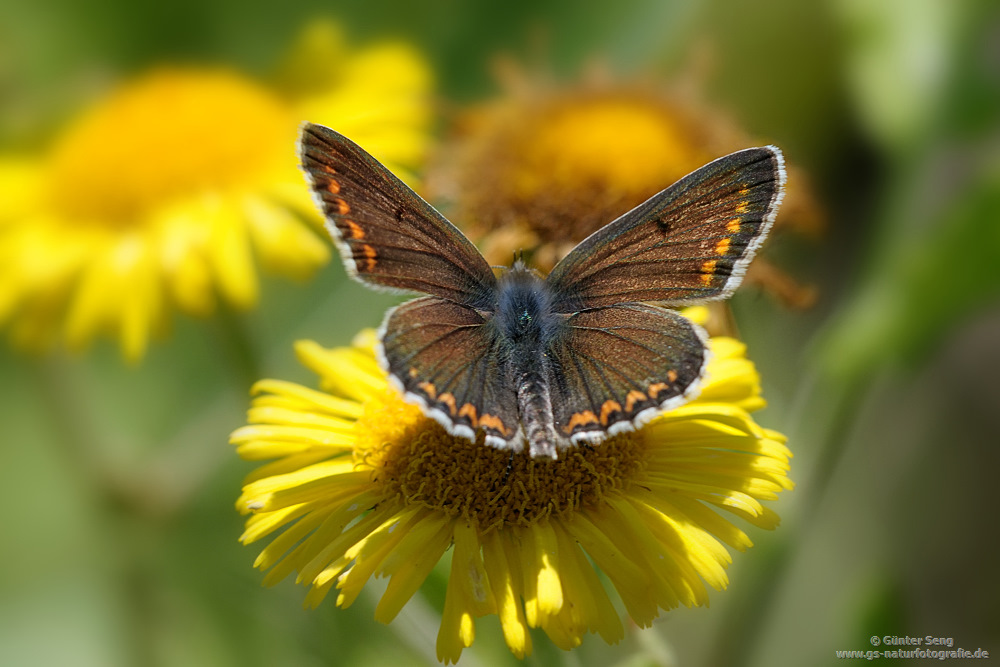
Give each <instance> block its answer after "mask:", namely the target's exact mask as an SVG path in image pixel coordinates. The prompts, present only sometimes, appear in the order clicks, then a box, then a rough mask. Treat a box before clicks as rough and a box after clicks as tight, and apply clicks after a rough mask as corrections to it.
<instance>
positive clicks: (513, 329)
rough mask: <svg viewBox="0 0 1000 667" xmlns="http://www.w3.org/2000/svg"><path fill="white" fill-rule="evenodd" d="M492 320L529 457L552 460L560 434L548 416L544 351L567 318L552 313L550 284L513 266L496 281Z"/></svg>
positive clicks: (549, 402)
mask: <svg viewBox="0 0 1000 667" xmlns="http://www.w3.org/2000/svg"><path fill="white" fill-rule="evenodd" d="M496 318H497V325H498V332H499V335H500V345H501V347H502V348H503V349H504V350H505V352H506V354H505V355H504V356H505V358H506V362H507V381H508V382H509V383H510V386H511V387H512V388H513V389H514V392H515V394H516V395H517V407H518V417H519V420H520V422H521V428H522V429H523V430H524V435H525V438H526V439H527V441H528V449H529V451H530V453H531V455H532V456H541V457H546V458H552V459H554V458H556V444H557V441H558V440H559V436H558V435H557V434H556V430H555V420H554V417H553V413H552V393H551V391H550V388H549V383H550V378H551V377H552V375H551V372H552V369H551V363H550V361H549V360H548V359H547V357H546V350H547V349H548V348H549V343H550V341H551V340H552V338H553V337H555V336H557V335H558V333H559V331H560V329H561V327H562V326H564V325H563V322H564V320H565V316H563V315H560V314H556V313H554V312H553V311H552V297H551V293H550V292H549V289H548V286H547V285H546V284H545V282H544V281H543V280H542V279H541V278H539V277H538V276H537V275H536V274H535V273H534V272H532V271H530V270H529V269H527V268H526V267H524V265H523V264H521V263H520V262H516V263H515V264H514V266H513V267H511V269H510V270H509V271H507V272H506V273H505V274H503V276H502V277H501V279H500V286H499V290H498V292H497V309H496Z"/></svg>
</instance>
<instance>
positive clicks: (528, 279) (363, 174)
mask: <svg viewBox="0 0 1000 667" xmlns="http://www.w3.org/2000/svg"><path fill="white" fill-rule="evenodd" d="M299 150H300V156H301V161H302V168H303V170H304V171H305V173H306V175H307V177H308V180H309V183H310V187H311V188H312V192H313V195H314V198H315V200H316V202H317V204H318V206H319V207H320V210H321V211H322V212H323V214H324V215H325V216H326V219H327V228H328V229H329V230H330V233H331V234H332V235H333V238H334V241H335V242H336V244H337V247H338V248H339V249H340V252H341V255H342V256H343V258H344V264H345V265H346V266H347V270H348V271H349V272H350V274H351V275H352V276H353V277H355V278H356V279H358V280H360V281H361V282H363V283H365V284H367V285H369V286H370V287H376V288H388V289H394V290H402V291H407V292H421V293H423V294H426V295H427V296H422V297H419V298H416V299H413V300H412V301H407V302H406V303H403V304H402V305H400V306H397V307H396V308H393V309H392V310H390V311H389V312H388V313H387V314H386V317H385V321H384V322H383V323H382V327H381V329H380V331H379V339H380V346H379V350H378V356H379V360H380V362H381V364H382V366H383V368H384V369H385V370H386V372H387V373H388V375H389V378H390V380H391V381H392V383H393V384H394V385H395V386H396V387H397V388H398V389H399V391H400V392H401V393H402V394H403V396H404V397H405V398H406V399H407V400H409V401H411V402H414V403H417V404H418V405H420V406H421V408H422V409H423V410H424V412H425V413H426V414H427V415H428V416H430V417H432V418H433V419H435V420H437V421H438V422H440V423H441V424H442V425H443V426H444V427H445V428H446V429H447V430H448V432H449V433H451V434H453V435H456V436H459V437H463V438H468V439H470V440H475V439H476V437H477V433H478V432H482V433H483V435H484V439H485V443H486V444H487V445H491V446H493V447H499V448H504V449H511V450H513V451H520V450H521V449H523V447H524V446H525V443H527V446H528V451H529V452H530V454H531V456H540V457H548V458H553V459H554V458H556V457H557V455H558V452H559V450H560V449H563V448H566V447H571V446H574V445H577V444H579V443H591V444H594V443H598V442H600V441H602V440H604V439H605V438H607V437H608V436H611V435H614V434H616V433H620V432H622V431H627V430H632V429H635V428H638V427H639V426H641V425H642V424H644V423H645V422H647V421H649V420H650V419H652V418H653V417H655V416H657V415H659V414H660V413H662V412H664V411H667V410H670V409H673V408H675V407H677V406H679V405H682V404H683V403H685V402H687V401H688V400H690V399H691V398H693V397H694V396H695V395H696V394H697V392H698V391H699V389H700V381H701V378H702V376H703V375H704V373H705V366H706V364H707V361H708V351H707V349H706V340H707V336H706V334H705V332H704V331H703V330H702V329H701V328H700V327H699V326H698V325H696V324H694V323H692V322H690V321H689V320H687V319H686V318H684V317H682V316H681V315H679V314H677V313H676V312H674V311H673V310H668V309H666V308H663V307H661V306H686V305H691V304H695V303H701V302H705V301H714V300H719V299H725V298H728V297H729V296H730V295H731V294H732V293H733V291H734V290H735V289H736V288H737V287H738V286H739V284H740V281H741V280H742V278H743V274H744V272H745V271H746V267H747V265H748V264H749V263H750V260H751V259H752V258H753V256H754V253H755V252H756V250H757V248H758V247H760V244H761V243H762V242H763V241H764V238H765V236H767V233H768V231H769V230H770V228H771V224H772V222H773V220H774V216H775V213H776V212H777V209H778V205H779V203H780V201H781V197H782V192H783V187H784V182H785V169H784V161H783V158H782V155H781V151H779V150H778V149H777V148H775V147H773V146H767V147H763V148H750V149H747V150H742V151H738V152H736V153H732V154H730V155H727V156H725V157H722V158H719V159H718V160H715V161H714V162H711V163H709V164H707V165H705V166H704V167H702V168H700V169H698V170H697V171H695V172H693V173H691V174H689V175H687V176H685V177H684V178H682V179H681V180H679V181H678V182H677V183H675V184H673V185H671V186H670V187H669V188H667V189H665V190H663V191H662V192H660V193H659V194H656V195H654V196H653V197H651V198H650V199H649V200H648V201H646V202H645V203H643V204H641V205H639V206H637V207H636V208H634V209H632V210H631V211H629V212H628V213H626V214H625V215H623V216H621V217H620V218H618V219H617V220H615V221H613V222H610V223H608V224H607V225H605V226H604V227H602V228H601V229H599V230H598V231H596V232H594V233H593V234H591V235H590V236H589V237H588V238H587V239H585V240H584V241H583V242H581V243H580V244H579V245H578V246H577V247H576V248H574V249H573V250H572V251H571V252H570V253H569V254H568V255H567V256H566V257H565V258H564V259H563V260H562V261H560V262H559V263H558V264H557V265H556V266H555V268H554V269H553V270H552V272H551V273H550V274H549V275H548V276H545V277H541V276H539V275H538V274H537V273H536V272H535V271H533V270H531V269H530V268H528V267H527V266H525V265H524V264H523V263H522V262H520V261H515V262H514V263H513V265H512V266H510V267H505V268H503V269H501V270H499V271H498V272H497V273H494V271H493V269H491V268H490V266H489V265H488V264H487V263H486V260H485V259H483V256H482V255H481V254H480V253H479V251H478V250H476V247H475V246H474V245H473V244H472V243H471V242H470V241H469V240H468V239H467V238H466V237H465V236H463V235H462V233H461V232H460V231H459V230H458V229H457V228H456V227H455V226H454V225H453V224H451V223H450V222H449V221H448V220H447V219H445V218H444V216H442V215H441V214H440V213H438V212H437V211H436V210H435V209H434V208H433V207H432V206H430V205H429V204H428V203H427V202H425V201H424V200H423V199H421V198H420V197H419V196H418V195H417V194H416V193H415V192H413V190H411V189H410V188H408V187H407V186H406V185H404V184H403V183H402V181H400V180H399V179H398V178H396V177H395V176H393V175H392V174H391V173H390V172H389V171H388V170H387V169H386V168H385V167H383V166H382V165H381V164H379V162H378V161H377V160H375V158H373V157H372V156H371V155H369V154H368V153H366V152H365V151H364V150H362V149H361V148H360V147H359V146H358V145H357V144H355V143H353V142H352V141H350V140H349V139H347V138H346V137H344V136H342V135H340V134H338V133H337V132H334V131H333V130H330V129H328V128H325V127H322V126H320V125H313V124H309V123H307V124H305V125H304V126H303V129H302V135H301V139H300V144H299ZM651 304H658V305H651Z"/></svg>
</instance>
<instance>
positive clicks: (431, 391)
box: [417, 382, 437, 398]
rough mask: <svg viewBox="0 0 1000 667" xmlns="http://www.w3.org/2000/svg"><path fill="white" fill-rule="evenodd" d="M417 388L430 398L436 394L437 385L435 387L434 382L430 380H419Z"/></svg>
mask: <svg viewBox="0 0 1000 667" xmlns="http://www.w3.org/2000/svg"><path fill="white" fill-rule="evenodd" d="M417 388H418V389H420V390H421V391H423V392H424V393H425V394H427V395H428V396H430V397H431V398H434V397H435V396H437V387H435V386H434V384H433V383H431V382H421V383H420V384H418V385H417Z"/></svg>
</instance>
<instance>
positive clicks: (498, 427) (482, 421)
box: [479, 413, 507, 436]
mask: <svg viewBox="0 0 1000 667" xmlns="http://www.w3.org/2000/svg"><path fill="white" fill-rule="evenodd" d="M479 426H480V427H481V428H491V429H493V430H494V431H496V432H497V433H499V434H500V435H503V436H506V435H507V428H506V427H505V426H504V425H503V420H501V419H500V418H499V417H495V416H493V415H490V414H486V413H483V416H482V417H480V418H479Z"/></svg>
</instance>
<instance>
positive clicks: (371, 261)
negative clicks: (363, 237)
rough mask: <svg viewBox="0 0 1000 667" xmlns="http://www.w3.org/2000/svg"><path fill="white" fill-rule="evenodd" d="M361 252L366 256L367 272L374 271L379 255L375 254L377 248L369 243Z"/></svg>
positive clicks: (362, 247)
mask: <svg viewBox="0 0 1000 667" xmlns="http://www.w3.org/2000/svg"><path fill="white" fill-rule="evenodd" d="M361 252H362V253H364V256H365V271H372V270H374V269H375V258H376V257H378V253H377V252H375V248H373V247H371V246H370V245H368V244H367V243H366V244H365V245H363V246H361Z"/></svg>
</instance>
